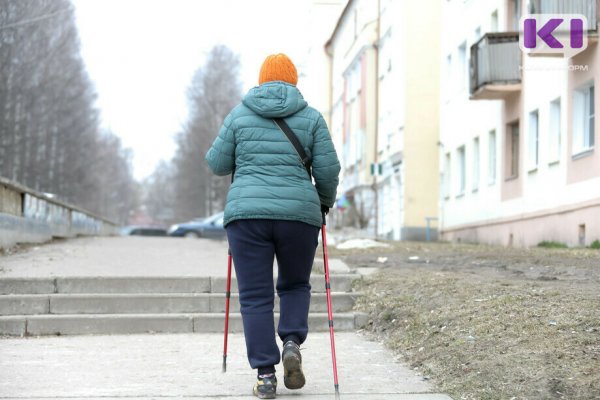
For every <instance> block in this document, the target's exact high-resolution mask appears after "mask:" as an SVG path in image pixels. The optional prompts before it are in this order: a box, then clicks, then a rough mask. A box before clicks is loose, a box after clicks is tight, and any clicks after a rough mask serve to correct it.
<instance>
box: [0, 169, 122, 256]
mask: <svg viewBox="0 0 600 400" xmlns="http://www.w3.org/2000/svg"><path fill="white" fill-rule="evenodd" d="M117 229H118V225H117V224H116V223H115V222H113V221H109V220H107V219H105V218H102V217H100V216H97V215H94V214H93V213H91V212H88V211H85V210H83V209H80V208H78V207H76V206H73V205H70V204H68V203H65V202H62V201H60V200H57V199H54V198H52V197H51V196H49V195H47V194H44V193H40V192H37V191H35V190H32V189H29V188H27V187H25V186H23V185H20V184H18V183H16V182H13V181H10V180H8V179H5V178H2V177H0V248H6V247H10V246H13V245H14V244H16V243H41V242H45V241H48V240H50V239H52V238H68V237H75V236H79V235H112V234H116V233H117Z"/></svg>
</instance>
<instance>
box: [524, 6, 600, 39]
mask: <svg viewBox="0 0 600 400" xmlns="http://www.w3.org/2000/svg"><path fill="white" fill-rule="evenodd" d="M532 7H533V10H532V11H533V12H535V13H540V14H582V15H585V17H586V18H587V21H588V27H589V29H588V30H589V31H594V32H598V10H599V9H600V0H536V1H533V2H532Z"/></svg>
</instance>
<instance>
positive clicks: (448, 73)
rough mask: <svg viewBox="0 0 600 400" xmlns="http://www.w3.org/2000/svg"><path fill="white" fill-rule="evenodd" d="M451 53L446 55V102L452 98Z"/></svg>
mask: <svg viewBox="0 0 600 400" xmlns="http://www.w3.org/2000/svg"><path fill="white" fill-rule="evenodd" d="M452 68H453V65H452V53H450V54H448V55H447V56H446V85H445V86H446V89H447V94H448V100H449V99H450V98H451V96H452V93H451V92H452V83H453V82H454V79H452Z"/></svg>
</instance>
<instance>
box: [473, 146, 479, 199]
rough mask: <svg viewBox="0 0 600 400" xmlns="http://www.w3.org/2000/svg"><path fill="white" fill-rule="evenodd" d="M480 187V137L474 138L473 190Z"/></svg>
mask: <svg viewBox="0 0 600 400" xmlns="http://www.w3.org/2000/svg"><path fill="white" fill-rule="evenodd" d="M477 189H479V137H476V138H475V139H474V140H473V191H474V192H475V191H477Z"/></svg>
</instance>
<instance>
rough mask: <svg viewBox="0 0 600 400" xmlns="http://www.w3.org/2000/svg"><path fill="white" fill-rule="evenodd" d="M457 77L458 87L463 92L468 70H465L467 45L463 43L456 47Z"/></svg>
mask: <svg viewBox="0 0 600 400" xmlns="http://www.w3.org/2000/svg"><path fill="white" fill-rule="evenodd" d="M457 69H458V71H457V75H458V76H457V77H456V79H458V85H459V87H458V88H459V89H460V90H464V89H465V88H466V87H467V79H468V77H469V70H468V69H467V43H466V42H463V43H462V44H461V45H460V46H458V66H457Z"/></svg>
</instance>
